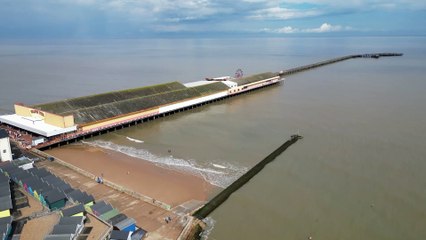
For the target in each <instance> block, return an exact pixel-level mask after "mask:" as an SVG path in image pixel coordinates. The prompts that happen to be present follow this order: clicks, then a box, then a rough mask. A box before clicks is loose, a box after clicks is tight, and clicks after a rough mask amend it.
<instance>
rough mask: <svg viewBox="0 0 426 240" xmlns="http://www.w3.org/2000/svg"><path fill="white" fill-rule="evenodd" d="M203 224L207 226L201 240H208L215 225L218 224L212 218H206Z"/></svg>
mask: <svg viewBox="0 0 426 240" xmlns="http://www.w3.org/2000/svg"><path fill="white" fill-rule="evenodd" d="M203 222H204V223H205V224H206V228H205V229H204V231H203V232H202V233H201V235H200V239H201V240H207V239H208V238H209V235H210V233H211V232H212V230H213V228H214V226H215V224H216V220H214V219H213V218H212V217H206V218H204V219H203Z"/></svg>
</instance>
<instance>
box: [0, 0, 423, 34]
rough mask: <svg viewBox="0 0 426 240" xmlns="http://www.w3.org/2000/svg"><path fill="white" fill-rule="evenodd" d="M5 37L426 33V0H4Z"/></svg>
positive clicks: (0, 7) (1, 25)
mask: <svg viewBox="0 0 426 240" xmlns="http://www.w3.org/2000/svg"><path fill="white" fill-rule="evenodd" d="M0 3H1V4H0V39H21V38H22V39H26V38H72V39H74V38H140V37H155V36H163V37H173V36H199V37H203V36H206V37H214V36H218V37H220V36H247V35H250V36H271V35H272V36H324V35H351V36H353V35H392V36H394V35H397V36H405V35H422V36H423V35H426V1H425V0H393V1H384V0H344V1H341V0H306V1H297V0H289V1H280V0H270V1H264V0H0Z"/></svg>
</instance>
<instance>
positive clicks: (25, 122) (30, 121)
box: [0, 114, 77, 137]
mask: <svg viewBox="0 0 426 240" xmlns="http://www.w3.org/2000/svg"><path fill="white" fill-rule="evenodd" d="M0 122H3V123H7V124H9V125H12V126H15V127H17V128H21V129H24V130H27V131H29V132H32V133H37V134H39V135H42V136H45V137H52V136H56V135H60V134H63V133H68V132H72V131H75V130H77V126H72V127H69V128H60V127H56V126H53V125H50V124H47V123H45V122H44V121H43V120H40V119H37V118H31V117H22V116H18V115H16V114H12V115H3V116H0Z"/></svg>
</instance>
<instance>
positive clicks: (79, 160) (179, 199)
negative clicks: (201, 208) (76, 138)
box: [46, 145, 218, 207]
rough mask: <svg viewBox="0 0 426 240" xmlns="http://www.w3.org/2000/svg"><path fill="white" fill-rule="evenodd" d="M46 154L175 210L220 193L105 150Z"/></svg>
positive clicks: (85, 148)
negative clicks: (184, 204) (193, 201)
mask: <svg viewBox="0 0 426 240" xmlns="http://www.w3.org/2000/svg"><path fill="white" fill-rule="evenodd" d="M46 153H48V154H50V155H52V156H55V157H57V158H59V159H61V160H63V161H65V162H68V163H70V164H73V165H74V166H77V167H79V168H81V169H83V170H85V171H88V172H90V173H92V174H94V175H96V176H101V175H103V178H104V179H105V180H109V181H111V182H113V183H116V184H118V185H121V186H123V187H126V188H128V189H131V190H133V191H135V192H138V193H140V194H143V195H145V196H148V197H152V198H154V199H156V200H159V201H162V202H164V203H166V204H169V205H171V206H172V207H174V206H178V205H180V204H182V203H185V202H187V201H191V200H198V201H207V200H208V199H209V198H210V196H211V195H212V194H214V193H215V192H217V191H218V187H216V186H213V185H211V184H210V183H208V182H207V181H205V180H204V179H202V178H201V177H197V176H194V175H190V174H185V173H181V172H177V171H173V170H169V169H165V168H162V167H159V166H156V165H155V164H153V163H150V162H148V161H144V160H141V159H138V158H133V157H130V156H127V155H125V154H122V153H119V152H114V151H110V150H106V149H102V148H97V147H92V146H87V145H68V146H65V147H61V148H55V149H52V150H48V151H46Z"/></svg>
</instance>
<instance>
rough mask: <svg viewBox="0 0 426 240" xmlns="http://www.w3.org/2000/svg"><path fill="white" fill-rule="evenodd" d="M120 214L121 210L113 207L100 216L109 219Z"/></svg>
mask: <svg viewBox="0 0 426 240" xmlns="http://www.w3.org/2000/svg"><path fill="white" fill-rule="evenodd" d="M118 214H120V212H119V211H118V210H117V209H115V208H113V209H111V210H109V211H107V212H105V213H103V214H101V215H100V216H99V218H100V219H102V220H104V221H108V220H109V219H111V218H113V217H115V216H117V215H118Z"/></svg>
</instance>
